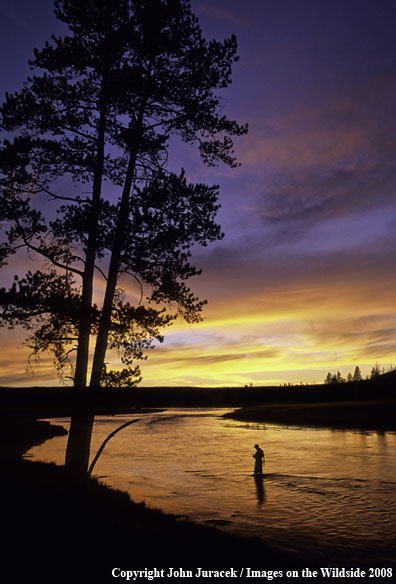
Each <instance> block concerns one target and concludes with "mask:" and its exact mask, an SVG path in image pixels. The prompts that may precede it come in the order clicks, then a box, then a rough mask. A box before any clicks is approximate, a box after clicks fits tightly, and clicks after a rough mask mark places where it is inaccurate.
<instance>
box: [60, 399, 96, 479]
mask: <svg viewBox="0 0 396 584" xmlns="http://www.w3.org/2000/svg"><path fill="white" fill-rule="evenodd" d="M74 392H75V393H74V395H73V407H72V415H71V421H70V430H69V438H68V441H67V448H66V458H65V466H67V467H68V468H69V469H70V470H72V471H73V472H75V473H79V474H85V473H87V471H88V465H89V454H90V448H91V436H92V428H93V423H94V419H95V403H94V400H93V395H92V392H88V391H87V390H86V389H75V390H74Z"/></svg>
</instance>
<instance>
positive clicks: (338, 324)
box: [0, 0, 396, 386]
mask: <svg viewBox="0 0 396 584" xmlns="http://www.w3.org/2000/svg"><path fill="white" fill-rule="evenodd" d="M192 8H193V11H194V12H195V13H196V14H197V16H198V17H199V19H200V23H201V26H202V28H203V31H204V34H205V36H206V37H207V38H212V37H215V38H217V39H219V40H221V39H223V38H225V37H227V36H229V35H230V34H231V33H235V34H236V36H237V38H238V44H239V55H240V61H239V62H238V63H237V64H236V66H235V68H234V75H233V83H232V85H231V86H230V87H229V88H228V89H227V90H225V91H224V100H225V113H227V115H228V116H229V117H231V118H235V119H237V120H238V121H239V122H240V123H245V122H248V124H249V133H248V135H247V136H244V137H242V138H237V139H236V140H235V150H236V153H237V157H238V160H239V162H241V166H240V167H238V168H236V169H229V168H225V167H217V168H207V167H205V166H203V164H202V163H201V161H200V160H199V157H198V156H197V154H196V151H195V149H194V148H193V147H186V146H185V147H184V148H183V149H181V148H180V147H177V148H176V149H175V152H174V155H173V158H172V157H171V162H170V164H171V165H172V166H173V167H174V168H175V169H178V168H179V167H180V166H184V167H185V168H186V171H187V176H188V178H189V179H190V180H191V181H204V182H207V183H208V184H219V185H220V192H221V204H222V209H221V211H220V214H219V220H220V223H221V225H222V228H223V230H224V232H225V235H226V236H225V238H224V239H223V240H222V241H220V242H218V243H216V244H213V245H211V246H209V247H208V248H205V249H197V250H196V251H195V252H194V260H195V265H197V266H199V267H201V268H202V269H203V273H202V275H201V276H198V277H196V278H194V280H192V281H191V287H192V289H193V290H194V292H196V293H197V294H198V295H200V296H201V297H202V298H206V299H207V300H208V305H207V307H206V308H205V312H204V316H205V320H204V321H203V322H202V323H200V324H196V325H187V324H185V323H183V322H181V321H178V322H177V323H176V324H175V325H173V326H172V327H171V328H169V329H167V330H166V331H165V341H164V343H163V344H162V345H161V346H159V347H157V348H156V349H155V350H154V351H151V352H150V353H149V358H148V360H147V361H146V362H143V364H142V371H143V377H144V380H143V383H142V385H147V386H149V385H150V386H152V385H184V386H185V385H201V386H241V385H245V384H250V383H252V384H253V385H270V384H282V383H288V382H295V383H299V382H300V381H303V382H304V383H305V382H314V381H316V382H322V381H323V379H324V378H325V376H326V374H327V372H328V371H331V372H336V371H337V370H340V371H341V372H342V373H343V374H344V376H346V375H347V374H348V372H350V371H351V372H352V373H353V370H354V368H355V366H356V365H359V366H360V368H361V370H362V372H363V374H364V375H365V374H367V373H369V372H370V370H371V367H372V366H373V365H374V364H375V363H376V362H378V363H379V364H380V365H381V366H385V367H386V368H387V367H388V366H389V365H390V364H396V302H395V301H396V298H395V289H396V288H395V285H396V274H395V269H394V263H395V257H396V237H395V233H396V197H395V189H396V34H395V26H396V4H395V2H394V0H389V1H387V0H377V1H376V2H373V1H372V0H297V1H296V0H271V1H270V0H245V1H244V2H242V1H240V0H216V1H214V2H211V1H209V0H207V1H204V0H202V1H201V0H193V1H192ZM0 23H1V25H0V26H1V29H0V47H1V55H2V59H1V62H0V93H1V98H3V96H4V92H5V91H6V90H8V91H10V92H12V91H14V90H16V89H18V88H20V86H21V83H22V82H23V80H24V79H25V78H26V76H27V75H28V73H29V69H28V65H27V61H28V59H29V58H30V57H31V56H32V50H33V48H34V47H40V46H42V45H43V43H44V41H45V40H46V39H48V38H49V37H50V35H51V33H60V31H61V30H62V25H61V24H60V23H58V22H57V21H56V19H55V17H54V16H53V14H52V2H50V1H49V0H48V1H47V0H37V1H36V2H29V1H28V0H13V1H12V2H11V1H9V0H4V1H3V2H2V3H1V6H0ZM22 264H23V262H21V261H19V262H18V265H13V264H12V262H11V265H10V270H7V271H5V272H4V274H3V277H2V285H5V284H7V283H8V277H9V275H10V273H12V274H13V273H19V275H22V274H23V265H22ZM29 267H30V268H31V269H33V267H34V266H33V264H31V265H30V266H29ZM0 276H1V274H0ZM0 335H1V336H0V340H1V343H2V351H1V354H0V355H1V356H0V367H1V370H0V385H15V386H21V385H38V384H44V385H51V384H57V383H58V382H57V380H56V376H55V373H54V371H53V369H52V364H51V362H50V361H48V362H47V361H45V360H43V362H42V365H41V367H40V368H38V369H37V370H36V373H35V375H34V376H31V375H28V376H27V374H26V371H25V367H26V358H27V354H28V353H27V351H26V350H24V349H21V348H18V347H19V346H20V344H21V341H22V340H23V334H22V333H21V331H11V332H10V331H7V330H5V329H0Z"/></svg>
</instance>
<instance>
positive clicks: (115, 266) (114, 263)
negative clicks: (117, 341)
mask: <svg viewBox="0 0 396 584" xmlns="http://www.w3.org/2000/svg"><path fill="white" fill-rule="evenodd" d="M136 155H137V152H136V149H135V152H134V153H131V156H130V158H129V163H128V169H127V175H126V178H125V183H124V188H123V191H122V197H121V202H120V207H119V210H118V217H117V225H116V228H115V232H114V240H113V242H114V243H113V247H112V250H111V259H110V265H109V272H108V275H107V284H106V291H105V297H104V300H103V306H102V313H101V316H100V321H99V329H98V336H97V338H96V346H95V352H94V357H93V363H92V374H91V382H90V387H99V386H100V381H101V377H102V373H103V366H104V360H105V356H106V350H107V343H108V336H109V329H110V324H111V312H112V309H113V300H114V293H115V290H116V287H117V279H118V272H119V269H120V259H121V252H122V246H123V239H124V232H125V227H126V224H127V220H128V214H129V213H128V212H129V197H130V193H131V188H132V180H133V175H134V172H135V164H136Z"/></svg>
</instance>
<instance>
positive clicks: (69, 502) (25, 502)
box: [0, 411, 298, 583]
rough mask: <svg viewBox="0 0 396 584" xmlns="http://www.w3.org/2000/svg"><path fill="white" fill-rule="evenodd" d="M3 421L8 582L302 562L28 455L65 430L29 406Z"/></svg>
mask: <svg viewBox="0 0 396 584" xmlns="http://www.w3.org/2000/svg"><path fill="white" fill-rule="evenodd" d="M2 421H3V423H2V425H1V428H2V430H1V442H2V449H1V450H0V454H1V468H2V471H3V472H2V475H3V478H2V501H3V503H4V509H5V512H4V513H3V516H2V528H3V534H6V540H5V541H6V543H5V548H4V547H3V557H5V558H7V561H6V562H5V563H4V562H3V567H2V576H3V577H5V576H6V575H7V578H5V579H4V581H7V582H23V581H34V580H35V578H36V577H39V579H40V581H42V582H43V581H52V582H63V581H69V582H70V581H79V582H80V581H86V582H95V583H96V582H102V581H103V582H112V581H114V578H113V577H112V576H111V570H112V569H113V568H115V567H120V568H121V569H125V570H126V569H143V568H144V567H145V566H150V567H154V566H156V567H161V566H170V565H171V566H184V567H187V568H188V567H190V568H191V567H198V566H207V567H211V568H213V569H219V568H224V567H230V566H234V567H236V566H238V565H239V566H241V567H242V566H246V565H249V566H256V567H257V568H258V569H259V568H261V569H262V567H263V566H264V565H265V566H266V568H267V569H269V568H270V567H271V566H272V567H273V568H274V569H276V568H277V569H282V568H283V569H285V568H286V566H291V567H293V566H294V567H296V566H298V561H297V560H296V559H293V558H292V557H291V556H290V555H288V554H285V553H283V552H281V551H277V550H275V549H272V548H271V547H270V546H264V545H263V544H262V543H261V542H259V541H258V540H256V539H247V538H241V537H237V536H233V535H229V534H226V533H223V532H221V531H219V530H218V529H216V528H213V527H206V526H200V525H197V524H194V523H192V522H190V521H186V520H184V519H180V518H177V517H175V516H170V515H165V514H163V513H162V512H160V511H158V510H153V509H148V508H146V507H145V505H144V504H136V503H134V502H133V501H132V500H131V499H130V497H129V495H128V494H127V493H124V492H122V491H118V490H114V489H110V488H109V487H107V486H106V485H104V484H102V483H100V481H97V480H96V479H93V478H88V477H76V476H73V475H72V474H70V473H69V472H68V471H67V470H66V469H65V468H63V467H57V466H55V465H53V464H45V463H38V462H31V461H28V460H22V459H21V458H20V456H21V454H22V453H23V452H25V451H26V450H28V449H29V448H30V447H31V446H33V445H34V444H38V443H39V442H41V441H44V440H45V439H47V438H49V437H50V436H51V435H58V434H60V433H64V429H62V427H60V426H53V425H52V426H51V425H49V424H47V423H45V422H37V421H35V420H34V418H32V417H29V416H28V415H27V412H26V411H25V413H24V415H23V416H17V415H14V416H10V415H7V416H6V417H4V416H3V420H2ZM21 560H22V561H21Z"/></svg>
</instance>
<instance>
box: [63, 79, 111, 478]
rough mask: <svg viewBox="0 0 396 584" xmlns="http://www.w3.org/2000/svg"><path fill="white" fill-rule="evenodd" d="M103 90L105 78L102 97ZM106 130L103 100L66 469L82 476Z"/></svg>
mask: <svg viewBox="0 0 396 584" xmlns="http://www.w3.org/2000/svg"><path fill="white" fill-rule="evenodd" d="M103 88H104V78H103V79H102V96H103ZM105 129H106V106H105V103H104V100H103V99H102V100H101V106H100V117H99V124H98V138H97V159H96V168H95V172H94V181H93V188H92V204H91V209H90V214H89V219H88V242H87V251H86V256H85V266H84V275H83V281H82V294H81V306H80V317H79V328H78V344H77V356H76V369H75V375H74V388H75V389H74V391H75V392H76V394H75V395H74V403H73V408H72V415H71V420H70V430H69V437H68V441H67V447H66V457H65V466H67V467H68V468H69V469H70V470H72V471H73V472H77V473H80V474H85V473H87V472H88V465H89V454H90V449H91V436H92V428H93V423H94V420H95V404H94V403H92V397H93V396H92V394H91V393H89V394H87V395H80V392H81V391H84V390H85V391H86V386H87V372H88V358H89V338H90V332H91V310H92V295H93V281H94V272H95V258H96V246H97V242H96V239H97V231H98V219H99V213H100V201H101V193H102V179H103V166H104V143H105Z"/></svg>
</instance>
